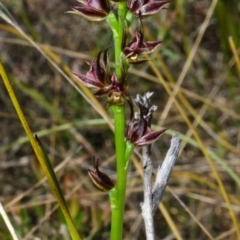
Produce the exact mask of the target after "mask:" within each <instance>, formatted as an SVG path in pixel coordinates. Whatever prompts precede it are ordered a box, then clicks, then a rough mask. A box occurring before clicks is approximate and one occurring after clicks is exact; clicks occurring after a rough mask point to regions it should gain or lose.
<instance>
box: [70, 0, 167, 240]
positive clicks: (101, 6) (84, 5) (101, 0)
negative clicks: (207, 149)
mask: <svg viewBox="0 0 240 240" xmlns="http://www.w3.org/2000/svg"><path fill="white" fill-rule="evenodd" d="M78 2H80V4H81V5H80V6H74V7H72V10H71V11H68V13H73V14H77V15H79V16H82V17H83V18H85V19H87V20H90V21H96V22H99V21H104V20H105V21H106V22H107V23H108V24H109V27H110V29H111V30H112V33H113V42H110V43H109V46H106V49H105V50H101V51H100V52H99V53H98V55H97V57H96V59H95V60H93V61H91V62H87V64H88V65H89V71H88V72H87V73H85V74H84V73H79V72H73V74H74V75H75V76H76V77H77V79H78V80H79V81H80V82H81V83H82V84H83V85H85V86H86V87H89V88H94V89H95V90H96V91H95V96H97V97H102V96H106V97H107V100H106V102H107V106H108V108H111V109H112V110H113V113H114V127H115V131H114V135H115V148H116V169H117V178H116V183H113V181H112V180H111V179H110V178H109V177H108V176H107V175H106V174H104V173H103V172H101V171H100V170H99V159H98V158H97V157H95V158H94V166H93V168H94V169H93V170H92V169H89V171H88V174H89V177H90V179H91V180H92V182H93V184H94V185H95V186H96V187H97V188H98V189H99V190H101V191H105V192H108V193H109V196H110V203H111V209H112V220H111V239H112V240H118V239H122V233H123V216H124V205H125V192H126V184H127V172H128V166H129V159H130V156H131V154H132V152H133V150H134V147H135V146H140V147H141V146H150V145H151V144H152V143H153V142H155V141H156V140H157V139H158V138H159V137H160V136H161V135H162V134H163V133H164V131H165V130H166V129H163V130H159V131H152V130H151V124H150V122H151V118H152V113H153V111H155V110H156V106H154V105H153V106H152V105H151V104H150V97H151V95H152V93H146V94H144V95H143V96H141V95H138V96H137V98H136V99H135V100H133V99H132V98H131V95H130V93H129V88H130V87H131V82H130V81H129V80H128V69H129V67H130V65H131V64H143V63H144V62H146V61H147V60H146V59H144V56H143V55H144V54H149V53H152V52H153V51H154V50H156V48H157V47H158V46H159V45H160V44H161V41H144V32H143V26H142V21H143V19H144V18H147V17H150V16H151V15H153V14H156V13H158V12H159V11H160V10H161V9H163V8H164V7H165V6H166V5H167V4H168V3H169V1H154V0H118V1H117V0H115V1H114V0H112V1H110V0H78ZM135 20H137V23H138V27H137V29H136V30H135V36H134V37H133V39H132V40H130V41H129V36H128V32H129V28H130V27H131V25H132V23H133V22H134V21H135ZM112 45H113V46H114V56H115V69H114V71H111V69H110V66H109V59H108V52H109V51H110V50H112V47H111V46H112ZM130 90H131V89H130ZM126 103H128V105H129V106H130V110H131V115H130V119H129V122H128V124H126V120H125V107H126ZM133 104H134V105H135V106H136V108H137V112H136V113H134V107H133Z"/></svg>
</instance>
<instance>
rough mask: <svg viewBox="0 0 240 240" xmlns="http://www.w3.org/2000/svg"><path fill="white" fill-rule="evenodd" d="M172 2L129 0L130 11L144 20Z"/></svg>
mask: <svg viewBox="0 0 240 240" xmlns="http://www.w3.org/2000/svg"><path fill="white" fill-rule="evenodd" d="M169 2H170V1H154V0H128V2H127V6H128V9H129V10H130V11H131V12H133V13H134V14H135V15H136V16H138V17H141V18H144V17H148V16H150V15H153V14H155V13H157V12H159V11H160V10H161V9H162V8H163V6H164V5H166V4H167V3H169Z"/></svg>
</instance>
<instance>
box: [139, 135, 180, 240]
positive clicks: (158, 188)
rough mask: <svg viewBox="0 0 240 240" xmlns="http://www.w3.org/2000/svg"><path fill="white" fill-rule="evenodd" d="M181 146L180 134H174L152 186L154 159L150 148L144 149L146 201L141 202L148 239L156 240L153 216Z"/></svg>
mask: <svg viewBox="0 0 240 240" xmlns="http://www.w3.org/2000/svg"><path fill="white" fill-rule="evenodd" d="M179 147H180V139H179V136H178V134H177V133H176V134H174V135H173V137H172V140H171V145H170V148H169V150H168V152H167V154H166V157H165V159H164V161H163V163H162V166H161V167H160V166H159V168H158V171H157V175H156V180H155V182H154V185H153V188H152V168H153V167H152V160H151V156H150V148H151V146H148V148H146V147H145V149H143V164H144V165H143V169H144V175H143V181H144V190H143V191H144V202H143V203H142V204H141V209H142V216H143V219H144V223H145V231H146V239H147V240H154V239H155V234H154V224H153V216H154V214H155V212H156V209H157V208H158V205H159V203H160V201H161V199H162V197H163V194H164V191H165V188H166V186H167V183H168V179H169V177H170V174H171V172H172V170H173V167H174V165H175V162H176V160H177V158H178V152H179Z"/></svg>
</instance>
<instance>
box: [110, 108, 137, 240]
mask: <svg viewBox="0 0 240 240" xmlns="http://www.w3.org/2000/svg"><path fill="white" fill-rule="evenodd" d="M112 108H113V112H114V119H115V120H114V126H115V146H116V163H117V182H116V187H115V188H114V189H113V190H111V191H110V193H109V195H110V200H111V208H112V221H111V240H121V239H122V233H123V216H124V206H125V195H126V185H127V172H128V165H129V164H128V163H129V158H130V156H131V153H132V151H133V148H134V145H133V144H131V143H129V142H127V145H126V142H125V140H124V125H125V107H124V105H121V106H112Z"/></svg>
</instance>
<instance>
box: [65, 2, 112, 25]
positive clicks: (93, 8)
mask: <svg viewBox="0 0 240 240" xmlns="http://www.w3.org/2000/svg"><path fill="white" fill-rule="evenodd" d="M78 2H80V3H82V4H83V5H84V6H83V7H79V6H74V7H72V10H73V11H68V12H67V13H73V14H77V15H81V16H83V17H84V18H86V19H88V20H90V21H102V20H104V19H105V18H106V17H107V16H108V14H109V12H110V3H109V1H108V0H78Z"/></svg>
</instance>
